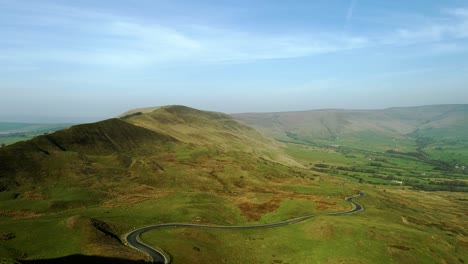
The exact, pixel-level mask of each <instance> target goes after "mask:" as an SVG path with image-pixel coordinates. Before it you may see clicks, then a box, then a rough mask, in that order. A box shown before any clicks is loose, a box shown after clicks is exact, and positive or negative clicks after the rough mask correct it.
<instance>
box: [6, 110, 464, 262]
mask: <svg viewBox="0 0 468 264" xmlns="http://www.w3.org/2000/svg"><path fill="white" fill-rule="evenodd" d="M150 110H152V111H150ZM150 110H148V111H149V112H147V113H141V114H136V115H135V113H138V111H136V112H130V113H131V114H130V116H129V115H125V118H123V119H111V120H107V121H103V122H99V123H96V124H88V125H80V126H75V127H72V128H70V129H67V130H64V131H60V132H56V133H52V134H50V135H46V136H39V137H36V138H35V139H33V140H30V141H26V142H20V143H17V144H13V145H11V146H7V147H5V148H2V149H1V150H0V183H1V185H0V187H1V191H0V260H4V261H8V262H10V263H13V261H34V260H38V259H39V260H40V259H42V260H45V261H47V260H50V259H53V258H63V257H69V258H72V256H78V254H80V255H86V256H100V257H107V258H109V259H110V260H115V259H126V260H134V261H138V260H144V259H145V256H144V255H142V254H140V253H139V252H137V251H134V250H132V249H130V248H128V247H126V246H125V245H123V244H122V242H121V240H120V238H121V237H122V235H124V234H125V233H127V232H128V231H129V230H132V229H133V228H135V227H141V226H146V225H151V224H157V223H164V222H184V223H203V224H220V225H243V224H245V225H249V224H259V223H272V222H276V221H281V220H286V219H290V218H294V217H299V216H303V215H305V214H318V215H319V216H317V217H316V218H312V219H310V220H308V221H306V222H303V223H300V224H297V225H291V226H285V227H281V228H275V229H264V230H242V231H227V230H196V229H162V230H155V231H151V232H147V233H145V234H144V235H143V240H144V241H146V242H147V243H149V244H151V245H153V246H155V247H159V248H162V249H164V250H165V251H166V252H168V253H169V254H170V255H171V256H172V258H173V260H174V263H176V264H177V263H277V264H279V263H382V262H385V263H466V262H467V261H468V259H467V257H466V256H468V234H467V230H466V222H467V218H468V215H467V213H466V212H467V210H466V208H467V201H468V197H467V196H466V193H463V192H443V191H437V192H426V191H424V189H425V188H429V187H436V188H446V187H447V186H448V187H452V188H453V189H452V191H465V187H464V186H451V185H449V184H447V183H446V182H454V181H457V182H458V181H460V182H466V174H465V173H464V172H463V171H462V170H461V168H460V166H461V165H462V161H463V159H462V158H460V159H457V162H459V165H458V167H459V168H458V169H457V168H455V166H448V164H449V165H452V163H451V162H452V161H451V160H450V159H451V158H452V156H451V155H450V153H451V152H452V151H453V152H455V153H458V152H456V150H455V149H458V151H459V153H460V154H461V157H464V156H463V155H465V152H464V151H463V147H461V146H460V145H462V144H464V143H463V142H464V141H463V140H462V139H460V138H459V137H454V138H446V139H445V138H444V140H457V144H454V145H449V144H442V143H440V142H441V141H440V140H436V138H435V137H429V136H428V135H427V134H423V133H424V130H421V131H419V134H412V135H410V134H408V135H406V136H405V137H400V138H399V140H398V141H397V143H395V141H394V140H393V138H388V137H386V136H383V135H382V134H371V133H369V132H365V133H362V134H360V133H359V132H353V133H352V134H349V135H347V136H342V137H340V138H331V139H315V138H311V137H309V136H307V135H305V136H304V135H302V134H300V133H293V134H289V135H288V134H284V135H282V137H279V138H278V139H280V140H282V141H283V143H280V142H273V140H272V139H268V138H265V137H263V136H262V135H261V134H259V133H258V132H256V131H255V130H253V129H251V128H249V127H247V126H245V125H243V124H240V123H237V122H236V121H234V120H233V119H232V118H230V117H229V116H227V115H224V114H221V113H213V112H203V111H198V110H195V109H190V108H186V107H181V106H170V107H161V108H155V109H150ZM438 133H439V132H438ZM427 138H431V140H427ZM366 139H369V141H366ZM369 142H371V144H369ZM447 142H448V141H447ZM396 144H398V146H396ZM439 148H442V149H439ZM448 149H450V150H449V151H448V153H449V154H448V155H447V156H446V157H447V158H441V159H437V158H435V155H437V154H434V153H438V152H442V153H446V152H444V151H445V150H448ZM400 180H401V181H403V183H402V184H399V183H396V182H394V181H400ZM359 190H361V191H363V192H365V193H366V194H367V196H366V197H362V198H359V199H360V203H361V204H362V205H363V206H364V208H365V211H364V212H362V213H359V214H356V215H350V216H325V215H321V216H320V214H323V213H326V212H336V211H344V210H348V209H350V204H349V203H347V202H346V201H345V200H344V198H345V197H347V196H350V195H353V194H355V193H356V192H357V191H359ZM67 261H68V262H70V261H71V260H70V259H67ZM109 263H112V262H109Z"/></svg>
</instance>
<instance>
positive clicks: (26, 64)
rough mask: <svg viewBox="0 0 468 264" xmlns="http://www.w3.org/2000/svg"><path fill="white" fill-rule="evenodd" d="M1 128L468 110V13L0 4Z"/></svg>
mask: <svg viewBox="0 0 468 264" xmlns="http://www.w3.org/2000/svg"><path fill="white" fill-rule="evenodd" d="M0 36H1V37H0V90H1V97H0V121H1V120H9V121H81V120H97V119H102V118H108V117H112V116H115V115H117V114H119V113H121V112H124V111H126V110H128V109H132V108H137V107H146V106H158V105H168V104H183V105H188V106H191V107H195V108H199V109H205V110H214V111H222V112H227V113H235V112H260V111H261V112H266V111H290V110H307V109H318V108H362V109H369V108H385V107H392V106H413V105H426V104H446V103H468V77H467V76H468V1H466V0H464V1H461V0H447V1H431V0H426V1H420V0H414V1H399V0H394V1H374V0H349V1H348V0H328V1H322V0H318V1H274V0H270V1H263V0H260V1H244V0H240V1H239V0H238V1H177V0H175V1H174V0H166V1H159V0H139V1H126V0H125V1H124V0H112V1H104V0H101V1H94V0H82V1H60V0H55V1H54V0H48V1H44V0H0Z"/></svg>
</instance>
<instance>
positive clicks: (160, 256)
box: [124, 192, 365, 264]
mask: <svg viewBox="0 0 468 264" xmlns="http://www.w3.org/2000/svg"><path fill="white" fill-rule="evenodd" d="M364 195H365V194H364V193H362V192H360V193H359V194H358V195H356V196H352V197H347V198H346V201H348V202H350V203H351V204H353V205H354V208H353V209H352V210H349V211H344V212H336V213H326V214H321V215H350V214H355V213H358V212H361V211H363V210H364V208H363V207H362V206H361V205H360V204H358V203H356V202H355V201H354V200H353V198H356V197H361V196H364ZM315 216H317V215H306V216H302V217H298V218H294V219H290V220H286V221H282V222H277V223H272V224H262V225H248V226H219V225H197V224H183V223H166V224H157V225H151V226H146V227H142V228H139V229H135V230H133V231H131V232H129V233H127V234H126V235H125V236H124V240H125V242H126V243H127V245H128V246H130V247H132V248H135V249H137V250H139V251H141V252H143V253H145V254H147V255H148V256H150V258H151V260H152V263H156V264H168V263H171V259H170V256H169V255H167V254H165V253H164V252H163V251H162V250H159V249H155V248H152V247H150V246H148V245H146V244H145V243H143V241H141V239H140V235H141V234H143V233H144V232H146V231H149V230H153V229H159V228H198V229H260V228H272V227H279V226H286V225H291V224H295V223H299V222H302V221H304V220H307V219H310V218H312V217H315Z"/></svg>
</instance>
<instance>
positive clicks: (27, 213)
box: [0, 209, 44, 218]
mask: <svg viewBox="0 0 468 264" xmlns="http://www.w3.org/2000/svg"><path fill="white" fill-rule="evenodd" d="M43 215H44V214H42V213H37V212H33V211H31V210H27V209H24V210H17V211H4V212H0V216H3V217H12V218H31V217H38V216H43Z"/></svg>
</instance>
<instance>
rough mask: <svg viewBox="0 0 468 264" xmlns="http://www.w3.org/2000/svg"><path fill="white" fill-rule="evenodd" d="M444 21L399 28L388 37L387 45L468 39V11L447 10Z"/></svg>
mask: <svg viewBox="0 0 468 264" xmlns="http://www.w3.org/2000/svg"><path fill="white" fill-rule="evenodd" d="M443 14H445V16H444V19H443V20H441V21H440V20H437V22H432V23H428V24H425V25H422V26H418V25H414V26H413V27H406V28H399V29H397V30H396V32H395V33H393V34H390V35H388V36H386V39H385V42H386V43H387V44H399V45H406V44H414V43H423V42H435V41H444V40H450V39H460V38H466V37H468V9H464V8H458V9H446V10H444V12H443Z"/></svg>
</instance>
